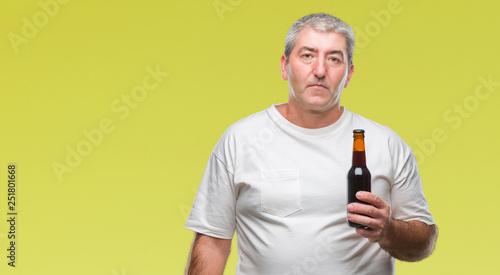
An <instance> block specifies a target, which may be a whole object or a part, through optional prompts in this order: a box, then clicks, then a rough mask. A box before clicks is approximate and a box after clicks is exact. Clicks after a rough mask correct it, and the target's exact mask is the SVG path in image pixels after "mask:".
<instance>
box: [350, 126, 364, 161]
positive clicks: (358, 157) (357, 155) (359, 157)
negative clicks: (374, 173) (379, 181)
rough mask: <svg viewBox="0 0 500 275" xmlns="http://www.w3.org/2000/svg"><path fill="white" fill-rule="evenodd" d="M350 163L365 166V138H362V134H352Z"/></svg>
mask: <svg viewBox="0 0 500 275" xmlns="http://www.w3.org/2000/svg"><path fill="white" fill-rule="evenodd" d="M352 165H353V166H366V155H365V140H364V138H363V134H358V133H356V134H354V144H353V151H352Z"/></svg>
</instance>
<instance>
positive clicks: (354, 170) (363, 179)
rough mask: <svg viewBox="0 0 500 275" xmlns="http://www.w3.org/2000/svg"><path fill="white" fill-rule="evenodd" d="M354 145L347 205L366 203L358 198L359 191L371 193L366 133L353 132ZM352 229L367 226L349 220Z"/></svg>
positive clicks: (362, 131)
mask: <svg viewBox="0 0 500 275" xmlns="http://www.w3.org/2000/svg"><path fill="white" fill-rule="evenodd" d="M353 134H354V143H353V151H352V167H351V169H350V170H349V172H348V173H347V204H349V203H352V202H359V203H365V204H367V203H366V202H364V201H360V200H358V199H357V198H356V193H357V192H358V191H368V192H371V174H370V171H369V170H368V168H367V167H366V155H365V131H364V130H361V129H356V130H354V131H353ZM347 223H348V224H349V226H350V227H357V228H363V227H365V226H363V225H361V224H358V223H354V222H351V221H349V220H347Z"/></svg>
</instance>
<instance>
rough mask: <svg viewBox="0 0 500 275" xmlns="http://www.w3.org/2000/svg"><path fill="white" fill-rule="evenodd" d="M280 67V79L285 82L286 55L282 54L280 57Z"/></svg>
mask: <svg viewBox="0 0 500 275" xmlns="http://www.w3.org/2000/svg"><path fill="white" fill-rule="evenodd" d="M280 67H281V78H283V80H285V81H287V80H288V75H287V73H286V55H285V54H283V55H282V56H281V61H280Z"/></svg>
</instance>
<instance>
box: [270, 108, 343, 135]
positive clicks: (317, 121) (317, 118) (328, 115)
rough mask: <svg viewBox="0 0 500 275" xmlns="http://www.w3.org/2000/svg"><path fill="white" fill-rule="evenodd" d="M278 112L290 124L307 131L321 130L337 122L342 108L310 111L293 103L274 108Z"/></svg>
mask: <svg viewBox="0 0 500 275" xmlns="http://www.w3.org/2000/svg"><path fill="white" fill-rule="evenodd" d="M276 109H277V110H278V112H279V113H280V114H281V115H282V116H283V117H284V118H285V119H286V120H288V121H290V122H291V123H293V124H295V125H297V126H300V127H303V128H308V129H317V128H323V127H326V126H329V125H332V124H334V123H335V122H337V121H338V120H339V119H340V117H341V116H342V113H343V112H344V108H343V107H340V105H339V104H337V105H335V106H334V107H332V108H330V109H328V110H322V111H319V110H311V109H306V108H300V107H299V106H296V105H295V104H294V103H293V101H289V102H288V103H286V104H282V105H278V106H276Z"/></svg>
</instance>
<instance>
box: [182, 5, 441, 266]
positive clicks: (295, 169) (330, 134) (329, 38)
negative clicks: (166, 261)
mask: <svg viewBox="0 0 500 275" xmlns="http://www.w3.org/2000/svg"><path fill="white" fill-rule="evenodd" d="M353 50H354V34H353V32H352V29H351V27H349V26H348V25H347V24H345V23H344V22H343V21H342V20H340V19H338V18H336V17H334V16H331V15H328V14H324V13H319V14H311V15H308V16H305V17H303V18H301V19H299V20H298V21H296V22H295V23H294V24H293V25H292V27H291V28H290V30H289V31H288V34H287V36H286V41H285V53H284V54H283V55H282V57H281V76H282V78H283V79H284V80H287V81H288V83H289V99H288V102H287V103H283V104H278V105H272V106H271V107H270V108H268V109H266V110H264V111H261V112H258V113H255V114H253V115H251V116H249V117H247V118H244V119H242V120H240V121H238V122H236V123H234V124H233V125H231V126H230V127H229V128H228V129H227V130H226V132H225V133H224V134H223V136H222V137H221V139H220V140H219V142H218V143H217V145H216V146H215V148H214V150H213V151H212V154H211V155H210V158H209V161H208V164H207V167H206V170H205V173H204V175H203V178H202V181H201V184H200V187H199V189H198V193H197V196H196V199H195V202H194V205H193V208H192V210H191V214H190V217H189V219H188V221H187V224H186V228H188V229H191V230H193V231H195V232H196V233H195V238H194V241H193V245H192V248H191V253H190V255H189V260H188V266H187V268H186V273H188V274H222V273H223V271H224V267H225V264H226V261H227V258H228V255H229V252H230V247H231V239H232V238H233V235H234V232H235V231H236V234H237V243H238V264H237V268H236V274H252V275H254V274H394V273H395V260H394V259H395V258H397V259H400V260H403V261H419V260H421V259H424V258H425V257H427V256H429V255H430V254H431V252H432V250H433V249H434V244H435V241H436V238H437V228H436V225H435V224H434V220H433V217H432V215H431V214H430V212H429V208H428V206H427V202H426V199H425V196H424V193H423V190H422V184H421V180H420V175H419V172H418V167H417V162H416V160H415V156H414V154H413V153H412V151H411V148H410V147H409V146H408V145H407V144H406V143H404V141H403V140H402V139H401V138H400V137H399V136H398V135H397V134H396V133H395V132H393V131H392V130H390V129H389V128H388V127H386V126H382V125H380V124H378V123H376V122H374V121H371V120H369V119H366V118H364V117H362V116H360V115H358V114H355V113H353V112H351V111H349V110H347V109H346V108H345V107H343V106H340V95H341V92H342V89H343V88H345V87H347V85H348V84H349V81H350V80H351V77H352V74H353V72H354V65H353V63H352V56H353ZM353 129H364V130H365V131H366V137H367V138H366V148H367V152H366V158H367V166H368V167H369V169H370V171H371V174H372V192H371V193H369V192H358V194H357V198H358V199H359V200H361V201H364V202H367V203H368V204H360V203H351V204H349V205H346V197H347V196H346V188H347V184H346V175H347V171H348V170H349V168H350V166H351V158H352V132H353ZM259 137H260V138H263V139H264V140H265V141H266V142H264V143H263V144H260V145H259V146H253V145H252V143H251V142H249V140H252V139H255V138H259ZM346 216H347V219H349V220H350V221H352V222H355V223H359V224H361V225H364V226H365V227H364V228H357V229H354V228H351V227H349V226H348V225H347V223H346Z"/></svg>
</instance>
